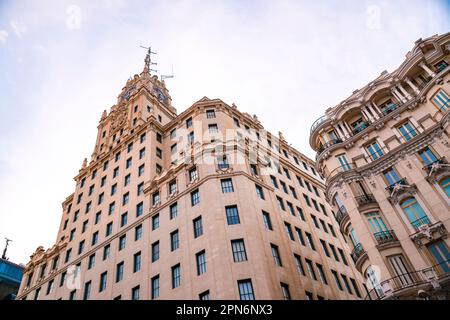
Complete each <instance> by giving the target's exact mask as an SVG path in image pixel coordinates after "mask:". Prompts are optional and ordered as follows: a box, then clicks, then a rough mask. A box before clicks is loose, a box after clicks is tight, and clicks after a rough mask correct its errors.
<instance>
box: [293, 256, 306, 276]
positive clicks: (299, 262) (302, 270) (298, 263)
mask: <svg viewBox="0 0 450 320" xmlns="http://www.w3.org/2000/svg"><path fill="white" fill-rule="evenodd" d="M294 261H295V267H296V268H297V272H298V273H299V274H300V275H302V276H304V275H305V268H303V263H302V258H300V256H299V255H297V254H294Z"/></svg>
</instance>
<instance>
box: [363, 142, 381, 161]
mask: <svg viewBox="0 0 450 320" xmlns="http://www.w3.org/2000/svg"><path fill="white" fill-rule="evenodd" d="M366 150H367V153H368V154H369V157H370V159H372V160H377V159H378V158H380V157H382V156H383V151H382V150H381V148H380V146H379V145H378V142H377V141H374V142H372V143H371V144H369V145H367V146H366Z"/></svg>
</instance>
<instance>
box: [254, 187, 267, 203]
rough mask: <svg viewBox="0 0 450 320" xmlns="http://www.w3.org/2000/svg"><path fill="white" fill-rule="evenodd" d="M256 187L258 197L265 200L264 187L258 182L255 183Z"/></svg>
mask: <svg viewBox="0 0 450 320" xmlns="http://www.w3.org/2000/svg"><path fill="white" fill-rule="evenodd" d="M255 187H256V194H257V196H258V198H260V199H262V200H265V197H264V191H263V188H262V187H261V186H258V185H257V184H255Z"/></svg>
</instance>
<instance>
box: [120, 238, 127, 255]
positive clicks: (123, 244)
mask: <svg viewBox="0 0 450 320" xmlns="http://www.w3.org/2000/svg"><path fill="white" fill-rule="evenodd" d="M126 241H127V236H126V235H125V234H124V235H123V236H121V237H120V238H119V251H120V250H122V249H124V248H125V244H126Z"/></svg>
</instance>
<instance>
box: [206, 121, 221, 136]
mask: <svg viewBox="0 0 450 320" xmlns="http://www.w3.org/2000/svg"><path fill="white" fill-rule="evenodd" d="M208 132H209V133H210V134H214V133H217V132H219V127H218V126H217V124H216V123H213V124H209V125H208Z"/></svg>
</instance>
